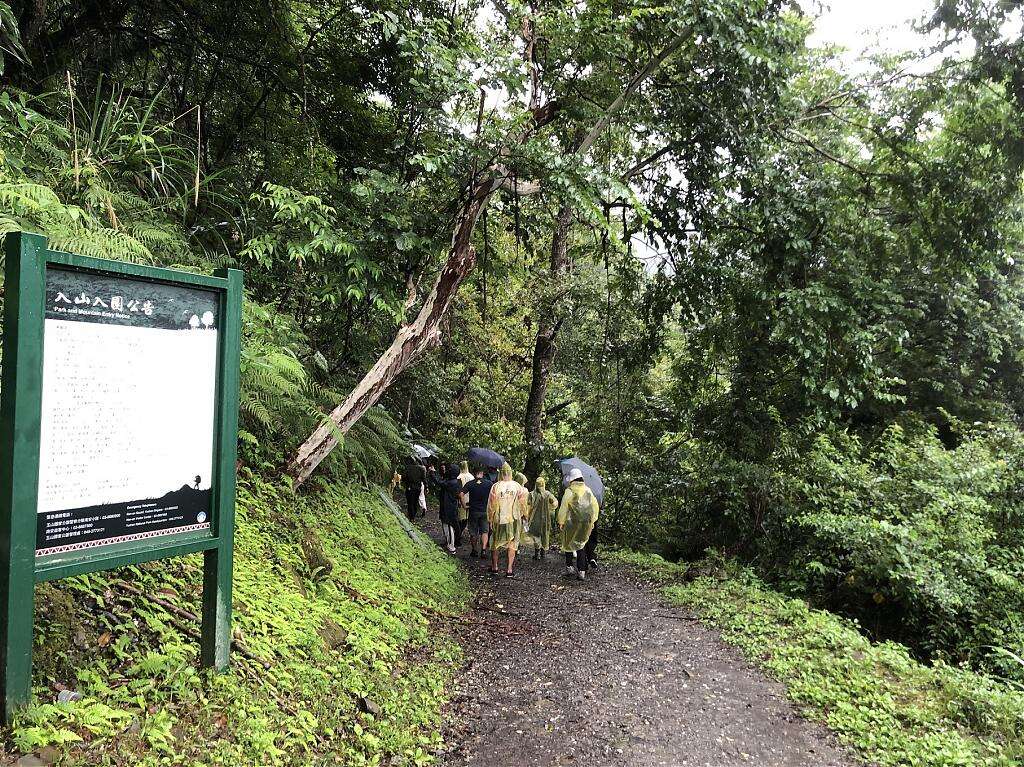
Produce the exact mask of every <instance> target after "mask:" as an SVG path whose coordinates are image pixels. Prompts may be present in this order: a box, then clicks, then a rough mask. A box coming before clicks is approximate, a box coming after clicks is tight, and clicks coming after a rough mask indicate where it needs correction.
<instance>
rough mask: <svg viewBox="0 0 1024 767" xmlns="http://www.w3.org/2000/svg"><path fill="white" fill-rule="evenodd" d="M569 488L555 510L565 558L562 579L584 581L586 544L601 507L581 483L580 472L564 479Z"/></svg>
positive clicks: (587, 488) (582, 482)
mask: <svg viewBox="0 0 1024 767" xmlns="http://www.w3.org/2000/svg"><path fill="white" fill-rule="evenodd" d="M566 480H567V481H568V483H569V486H568V487H566V488H565V492H564V493H562V504H561V506H559V508H558V526H559V528H561V531H562V552H563V553H564V554H565V576H566V577H567V578H571V577H572V576H573V575H578V576H579V579H580V580H581V581H582V580H586V578H587V541H588V540H590V534H591V533H592V532H593V531H594V525H595V524H596V523H597V517H598V515H599V514H600V511H601V510H600V507H599V505H598V503H597V496H595V495H594V493H593V491H592V490H591V489H590V488H589V487H587V485H586V483H585V482H584V481H583V472H581V471H580V470H579V469H573V470H572V471H570V472H569V476H568V477H566Z"/></svg>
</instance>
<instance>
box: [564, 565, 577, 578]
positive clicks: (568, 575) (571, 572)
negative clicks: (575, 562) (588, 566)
mask: <svg viewBox="0 0 1024 767" xmlns="http://www.w3.org/2000/svg"><path fill="white" fill-rule="evenodd" d="M575 574H576V568H575V567H566V568H565V572H564V573H562V577H563V578H572V577H573V576H574V575H575Z"/></svg>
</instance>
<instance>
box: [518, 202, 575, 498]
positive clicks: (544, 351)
mask: <svg viewBox="0 0 1024 767" xmlns="http://www.w3.org/2000/svg"><path fill="white" fill-rule="evenodd" d="M571 229H572V209H571V208H570V207H569V206H568V205H563V206H562V207H561V208H559V210H558V215H557V216H556V217H555V229H554V232H553V233H552V235H551V267H550V269H551V274H550V279H551V284H552V285H558V284H559V283H560V282H561V280H562V279H563V278H564V277H565V274H566V273H567V272H568V271H569V234H570V231H571ZM560 314H561V313H560V312H559V310H558V307H557V306H555V305H554V304H552V305H551V306H549V307H541V309H540V312H539V316H538V318H537V339H536V341H535V342H534V346H533V375H532V377H531V379H530V395H529V397H528V398H527V400H526V416H525V418H524V419H523V442H524V443H525V445H526V470H525V473H526V476H527V477H529V479H530V481H531V482H532V481H533V480H535V479H536V478H537V477H538V476H539V475H540V473H541V471H542V470H543V467H544V399H545V397H546V396H547V393H548V383H549V382H550V381H551V369H552V367H553V366H554V362H555V354H556V353H557V352H558V331H559V330H560V329H561V327H562V319H561V317H560Z"/></svg>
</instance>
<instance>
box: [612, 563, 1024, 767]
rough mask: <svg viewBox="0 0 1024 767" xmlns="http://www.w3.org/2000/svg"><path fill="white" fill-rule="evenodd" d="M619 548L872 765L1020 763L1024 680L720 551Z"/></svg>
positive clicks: (1023, 752) (671, 599)
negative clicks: (841, 612)
mask: <svg viewBox="0 0 1024 767" xmlns="http://www.w3.org/2000/svg"><path fill="white" fill-rule="evenodd" d="M615 558H616V559H618V560H620V561H624V562H626V563H628V564H630V565H632V566H634V567H637V568H639V569H640V571H641V572H643V573H645V574H646V575H648V577H651V578H652V579H653V580H656V581H658V582H660V583H662V584H663V586H662V594H663V595H664V597H665V598H666V599H667V600H668V601H669V602H670V603H672V604H677V605H681V606H684V607H688V608H690V609H692V610H694V611H695V612H696V613H697V615H698V616H699V617H700V619H701V620H702V621H704V622H705V623H707V624H709V625H711V626H714V627H715V628H717V629H718V630H719V631H721V635H722V638H723V639H724V640H725V641H726V642H728V643H729V644H732V645H735V646H736V647H737V648H739V649H740V650H741V651H742V653H743V655H744V656H745V657H746V658H747V659H749V660H750V661H751V662H753V663H754V664H755V665H757V666H758V667H759V668H761V669H763V670H764V671H766V672H767V673H768V674H769V675H770V676H772V677H774V678H776V679H778V680H780V681H781V682H783V683H784V684H785V686H786V691H787V693H788V695H789V697H790V698H791V699H792V700H794V701H795V702H796V703H798V704H800V706H801V707H802V710H803V711H804V713H805V714H806V715H807V716H808V717H809V718H811V719H815V720H819V721H821V722H823V723H825V724H826V725H828V727H829V728H830V729H831V730H832V731H834V732H835V733H836V734H837V735H838V736H839V739H840V741H841V742H842V743H844V744H846V745H848V746H850V747H851V748H852V749H853V750H854V751H855V752H856V753H857V754H859V755H860V756H861V757H863V758H864V760H865V761H866V762H868V763H869V764H878V765H885V766H886V767H889V766H890V765H892V766H893V767H896V766H897V765H919V766H920V767H954V765H956V766H962V767H1004V766H1005V767H1009V766H1010V765H1016V764H1020V761H1021V759H1022V758H1024V742H1022V740H1021V737H1020V732H1021V727H1022V726H1024V689H1022V688H1021V686H1020V685H1019V684H1015V683H1010V682H1007V681H1006V680H1001V679H998V678H994V677H992V676H989V675H986V674H979V673H977V672H974V671H971V670H970V668H968V667H965V666H957V665H951V664H948V663H945V662H943V661H935V662H933V663H922V662H921V660H920V659H918V658H915V657H914V656H913V655H912V654H911V653H910V652H909V651H908V650H907V648H906V647H905V646H903V645H900V644H898V643H895V642H888V641H886V642H872V641H871V640H870V639H868V638H866V637H865V635H864V632H863V630H862V627H861V626H859V625H858V624H857V623H855V622H853V621H849V620H846V619H843V618H840V617H838V616H836V615H835V614H833V613H830V612H828V611H826V610H819V609H814V608H812V607H810V606H809V605H808V604H807V602H806V601H804V600H802V599H795V598H791V597H786V596H784V595H782V594H779V593H778V592H777V591H773V590H772V589H770V588H769V587H768V586H766V585H765V584H764V582H763V581H762V580H761V579H759V578H758V577H757V576H756V575H755V574H754V573H753V572H752V571H751V570H749V569H747V568H742V567H739V566H736V565H735V564H734V563H729V562H727V561H725V560H722V559H721V558H719V557H711V558H708V559H705V560H701V561H699V562H697V563H694V564H692V565H689V566H681V565H677V564H673V563H670V562H666V561H665V560H663V559H661V558H660V557H657V556H652V555H643V554H635V553H619V554H617V555H616V556H615Z"/></svg>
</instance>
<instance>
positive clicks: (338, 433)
mask: <svg viewBox="0 0 1024 767" xmlns="http://www.w3.org/2000/svg"><path fill="white" fill-rule="evenodd" d="M500 185H501V178H500V177H498V176H495V175H493V174H492V175H488V176H486V177H485V178H484V180H482V181H479V182H477V183H476V184H475V185H474V187H473V188H472V190H471V191H470V195H469V198H468V200H467V201H466V203H465V205H464V206H463V208H462V212H461V214H460V217H459V223H458V226H457V227H456V229H455V234H454V235H453V237H452V246H451V250H450V251H449V254H448V260H447V261H446V262H445V265H444V267H443V268H442V269H441V273H440V274H439V275H438V277H437V281H436V282H435V283H434V287H433V288H432V289H431V291H430V294H429V295H428V296H427V299H426V301H424V302H423V308H421V309H420V313H419V314H418V315H417V316H416V319H415V320H414V321H413V322H412V323H411V324H408V325H403V326H402V327H401V328H400V329H399V331H398V333H397V334H396V335H395V340H394V341H393V342H392V343H391V346H390V347H388V349H387V351H385V352H384V353H383V354H382V355H381V356H380V357H379V358H378V360H377V362H376V363H375V364H374V366H373V367H372V368H370V370H369V372H367V374H366V375H365V376H363V379H362V380H361V381H360V382H359V383H358V384H357V385H356V387H355V388H354V389H353V390H352V391H351V393H350V394H349V395H348V397H346V398H345V401H344V402H342V403H341V404H340V405H338V406H337V407H336V408H334V410H332V411H331V412H330V414H329V415H328V416H327V418H326V419H325V420H324V422H323V423H321V424H320V425H319V426H318V427H317V428H316V429H315V430H314V431H313V433H312V434H311V435H310V436H309V437H308V438H307V439H306V441H305V442H303V443H302V444H301V445H299V448H298V449H297V450H296V451H295V453H294V455H293V456H292V457H291V459H290V460H289V461H288V465H287V472H288V474H290V475H291V476H292V478H293V479H294V483H295V485H296V486H299V485H301V484H302V483H304V482H305V481H306V480H307V479H308V478H309V476H310V475H311V474H312V473H313V471H314V470H315V469H316V467H317V466H319V465H320V462H321V461H323V459H324V458H326V457H327V455H328V454H329V453H330V452H331V450H333V449H334V448H335V446H336V445H337V444H338V442H339V441H340V439H341V438H342V437H344V435H345V434H346V433H347V432H348V430H349V429H351V428H352V425H353V424H354V423H355V422H356V421H358V420H359V419H360V417H362V415H363V414H364V413H365V412H366V411H367V410H369V409H370V408H371V407H373V406H374V404H376V402H377V400H378V399H380V397H381V395H382V394H383V393H384V392H385V391H386V390H387V388H388V386H390V385H391V383H392V382H393V381H394V380H395V378H397V377H398V375H399V374H400V373H401V372H402V371H403V370H405V369H406V368H407V367H409V365H411V364H412V363H413V362H414V361H415V360H416V358H417V357H419V356H420V355H421V354H423V352H425V351H427V350H428V349H430V348H431V347H432V346H434V345H436V344H437V342H438V341H439V340H440V336H441V331H440V326H441V322H442V320H443V319H444V317H445V315H446V314H447V312H448V307H449V306H450V305H451V303H452V299H454V298H455V295H456V293H458V291H459V286H460V285H461V284H462V281H463V280H464V279H465V278H466V275H468V274H469V273H470V271H472V269H473V264H474V262H475V261H476V251H475V249H474V248H473V244H472V237H473V228H474V227H475V226H476V221H477V218H479V216H480V213H481V211H483V209H484V207H486V205H487V200H488V199H489V198H490V196H491V194H492V193H493V192H494V190H495V189H497V188H499V186H500Z"/></svg>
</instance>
